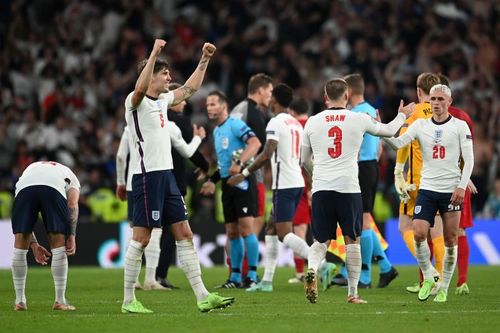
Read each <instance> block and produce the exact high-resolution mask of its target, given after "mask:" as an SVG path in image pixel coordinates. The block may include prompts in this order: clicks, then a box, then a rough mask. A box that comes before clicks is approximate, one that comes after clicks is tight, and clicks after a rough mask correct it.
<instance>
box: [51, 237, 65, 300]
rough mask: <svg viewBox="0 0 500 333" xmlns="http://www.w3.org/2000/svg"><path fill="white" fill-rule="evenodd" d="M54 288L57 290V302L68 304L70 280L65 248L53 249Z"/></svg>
mask: <svg viewBox="0 0 500 333" xmlns="http://www.w3.org/2000/svg"><path fill="white" fill-rule="evenodd" d="M50 270H51V271H52V278H53V279H54V287H55V290H56V302H57V303H60V304H66V298H65V293H66V282H67V280H68V256H67V255H66V248H65V247H64V246H61V247H58V248H55V249H52V264H51V265H50Z"/></svg>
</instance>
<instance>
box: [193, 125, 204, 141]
mask: <svg viewBox="0 0 500 333" xmlns="http://www.w3.org/2000/svg"><path fill="white" fill-rule="evenodd" d="M193 135H194V136H199V137H200V139H202V140H203V139H205V137H206V136H207V133H206V132H205V128H204V127H203V126H200V127H198V126H196V124H193Z"/></svg>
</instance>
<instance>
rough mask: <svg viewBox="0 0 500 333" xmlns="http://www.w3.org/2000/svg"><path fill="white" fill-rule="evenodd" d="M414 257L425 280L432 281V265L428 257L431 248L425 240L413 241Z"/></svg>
mask: <svg viewBox="0 0 500 333" xmlns="http://www.w3.org/2000/svg"><path fill="white" fill-rule="evenodd" d="M415 257H416V258H417V262H418V266H419V267H420V269H421V270H422V274H423V275H424V279H425V280H430V281H434V277H433V276H432V275H433V272H434V269H433V268H434V267H433V266H432V263H431V260H430V257H431V250H430V249H429V244H427V240H424V241H423V242H417V241H415Z"/></svg>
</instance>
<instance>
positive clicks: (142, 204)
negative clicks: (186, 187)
mask: <svg viewBox="0 0 500 333" xmlns="http://www.w3.org/2000/svg"><path fill="white" fill-rule="evenodd" d="M132 197H133V203H134V208H133V209H134V212H133V219H132V221H133V224H134V226H137V227H146V228H159V227H161V226H162V225H170V224H173V223H177V222H181V221H185V220H187V208H186V205H185V204H184V198H183V197H182V195H181V192H180V191H179V188H178V187H177V183H176V182H175V177H174V174H173V172H172V171H171V170H160V171H151V172H147V173H145V174H138V175H133V176H132Z"/></svg>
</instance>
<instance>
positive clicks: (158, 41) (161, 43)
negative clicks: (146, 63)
mask: <svg viewBox="0 0 500 333" xmlns="http://www.w3.org/2000/svg"><path fill="white" fill-rule="evenodd" d="M165 45H167V42H166V41H164V40H163V39H156V40H155V44H154V46H153V51H151V53H152V54H154V55H155V56H158V55H160V53H161V50H162V49H163V48H164V47H165Z"/></svg>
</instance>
